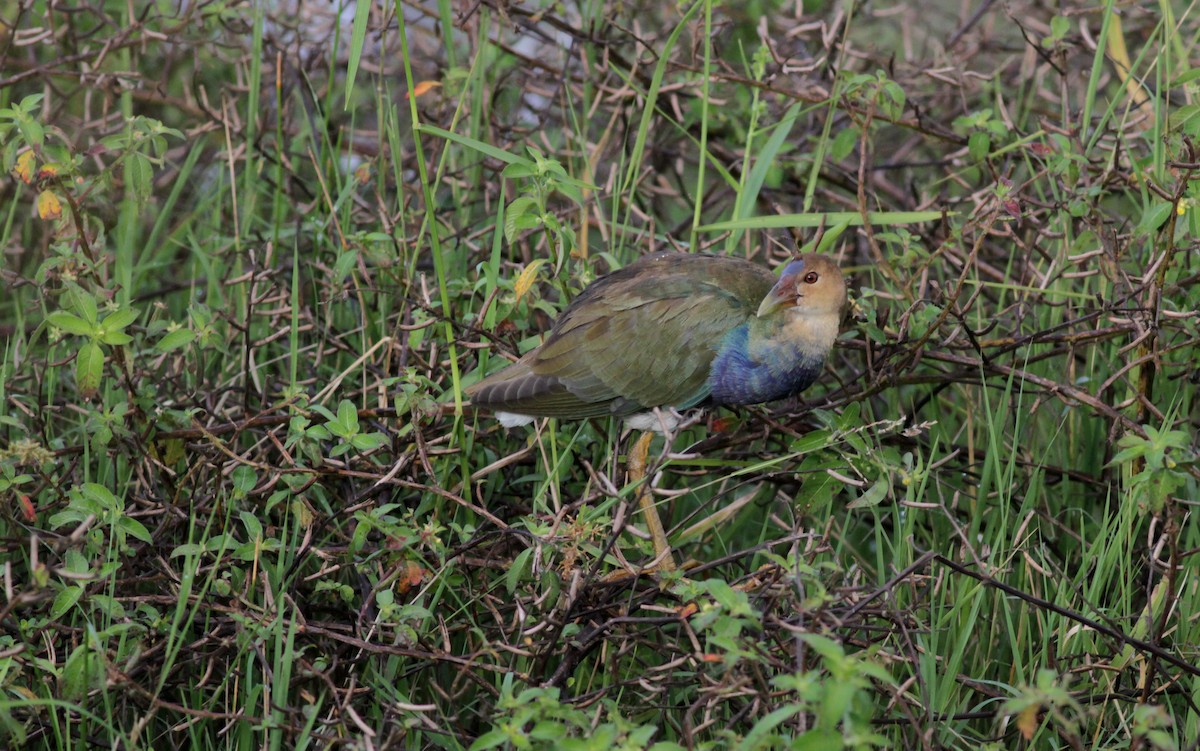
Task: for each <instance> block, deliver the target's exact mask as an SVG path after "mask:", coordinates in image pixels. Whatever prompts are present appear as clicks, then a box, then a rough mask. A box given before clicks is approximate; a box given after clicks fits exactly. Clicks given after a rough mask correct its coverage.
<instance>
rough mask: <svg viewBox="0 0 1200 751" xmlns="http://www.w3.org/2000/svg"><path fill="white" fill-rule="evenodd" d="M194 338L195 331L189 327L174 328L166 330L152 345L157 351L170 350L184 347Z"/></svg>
mask: <svg viewBox="0 0 1200 751" xmlns="http://www.w3.org/2000/svg"><path fill="white" fill-rule="evenodd" d="M195 340H196V332H195V331H192V330H191V329H175V330H174V331H168V332H167V333H166V334H165V335H164V336H163V338H161V339H159V340H158V343H157V344H155V345H154V349H155V350H157V351H158V352H172V351H174V350H177V349H180V348H181V347H186V346H188V345H189V344H191V343H192V342H194V341H195Z"/></svg>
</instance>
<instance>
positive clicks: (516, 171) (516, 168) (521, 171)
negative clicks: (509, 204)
mask: <svg viewBox="0 0 1200 751" xmlns="http://www.w3.org/2000/svg"><path fill="white" fill-rule="evenodd" d="M535 174H537V169H536V168H534V166H533V165H532V164H530V163H528V162H513V163H512V164H510V165H508V166H507V167H505V168H504V169H503V170H502V171H501V172H500V176H501V177H507V178H508V179H510V180H518V179H521V178H525V177H533V176H534V175H535Z"/></svg>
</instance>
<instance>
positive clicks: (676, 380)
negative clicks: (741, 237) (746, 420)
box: [467, 253, 775, 419]
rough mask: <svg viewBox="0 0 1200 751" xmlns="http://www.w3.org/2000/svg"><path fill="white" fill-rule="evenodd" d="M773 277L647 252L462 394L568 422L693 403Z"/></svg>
mask: <svg viewBox="0 0 1200 751" xmlns="http://www.w3.org/2000/svg"><path fill="white" fill-rule="evenodd" d="M774 281H775V277H774V275H772V274H771V272H770V271H768V270H767V269H765V268H761V267H758V266H754V265H752V264H748V263H746V262H745V261H740V260H737V259H730V258H723V257H718V256H701V255H691V254H685V253H657V254H654V255H650V256H646V257H644V258H643V259H641V260H640V261H638V262H637V263H634V264H632V265H630V266H627V267H626V268H624V269H622V270H620V271H617V272H614V273H613V274H610V275H608V276H606V277H604V278H602V279H600V280H598V281H597V282H596V283H594V284H592V285H591V286H590V287H588V288H587V289H586V290H585V291H584V292H583V293H582V294H580V295H579V297H577V298H576V299H575V301H574V302H573V303H572V304H571V305H570V306H569V307H568V308H567V310H566V311H565V312H564V313H563V314H562V316H561V317H560V318H559V320H558V322H557V323H556V324H555V326H554V328H553V330H552V331H551V332H550V335H549V336H548V337H547V339H546V341H545V343H544V344H542V346H540V347H538V348H537V349H535V350H533V351H532V352H530V353H529V354H527V355H525V356H524V357H523V358H521V359H520V360H519V361H518V362H516V363H514V364H513V365H511V366H509V367H508V368H506V369H505V370H502V371H500V372H499V373H496V374H494V375H492V376H489V377H488V378H486V379H484V380H483V381H481V382H479V383H477V384H475V385H474V386H472V387H471V388H469V389H467V394H468V396H470V397H471V402H472V403H473V404H475V405H476V406H481V407H490V408H492V409H496V410H503V411H508V412H515V413H518V414H528V415H534V416H545V417H565V418H573V419H580V418H587V417H600V416H604V415H610V414H611V415H621V416H623V415H629V414H632V413H634V412H640V411H644V410H646V409H648V408H651V407H657V406H674V407H679V408H686V407H690V406H693V405H695V404H697V403H699V402H701V401H703V400H704V399H705V398H706V397H707V396H708V394H709V385H708V376H709V370H710V367H711V364H712V360H713V358H714V356H715V355H716V352H717V350H718V348H719V347H720V346H721V342H722V340H723V339H724V338H725V335H726V334H727V333H728V332H729V331H731V330H733V329H734V328H736V327H738V326H740V325H741V324H743V323H745V322H746V321H747V320H749V319H750V318H751V317H753V315H754V312H755V310H756V309H757V307H758V304H759V301H761V300H762V298H763V296H764V295H766V293H767V291H768V290H770V288H771V285H772V284H773V283H774Z"/></svg>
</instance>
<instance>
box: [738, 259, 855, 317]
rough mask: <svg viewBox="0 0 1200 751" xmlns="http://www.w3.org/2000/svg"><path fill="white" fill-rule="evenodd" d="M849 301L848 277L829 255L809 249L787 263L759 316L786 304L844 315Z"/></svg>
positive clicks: (805, 312) (806, 310) (816, 312)
mask: <svg viewBox="0 0 1200 751" xmlns="http://www.w3.org/2000/svg"><path fill="white" fill-rule="evenodd" d="M845 305H846V279H845V277H843V276H842V270H841V269H839V268H838V267H837V264H835V263H834V262H833V261H832V260H831V259H830V258H828V257H827V256H822V255H818V254H816V253H809V254H807V255H803V256H800V257H799V258H797V259H796V260H794V261H792V262H791V263H789V264H788V265H787V266H785V267H784V269H783V273H782V274H781V275H780V276H779V281H778V282H776V283H775V286H774V287H772V288H771V291H770V292H768V293H767V296H766V297H764V298H763V301H762V304H761V305H759V306H758V317H759V318H766V317H767V316H770V315H771V314H773V313H775V312H776V311H778V310H780V309H784V308H795V309H796V311H795V312H797V313H800V314H802V315H832V316H837V317H839V318H840V317H841V314H842V308H843V307H845Z"/></svg>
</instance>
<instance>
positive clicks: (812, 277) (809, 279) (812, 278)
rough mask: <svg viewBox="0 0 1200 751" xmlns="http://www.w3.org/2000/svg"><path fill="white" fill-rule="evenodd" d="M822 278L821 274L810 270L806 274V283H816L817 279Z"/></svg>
mask: <svg viewBox="0 0 1200 751" xmlns="http://www.w3.org/2000/svg"><path fill="white" fill-rule="evenodd" d="M820 278H821V275H820V274H818V273H817V272H815V271H810V272H808V273H807V274H805V275H804V283H805V284H816V283H817V280H818V279H820Z"/></svg>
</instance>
